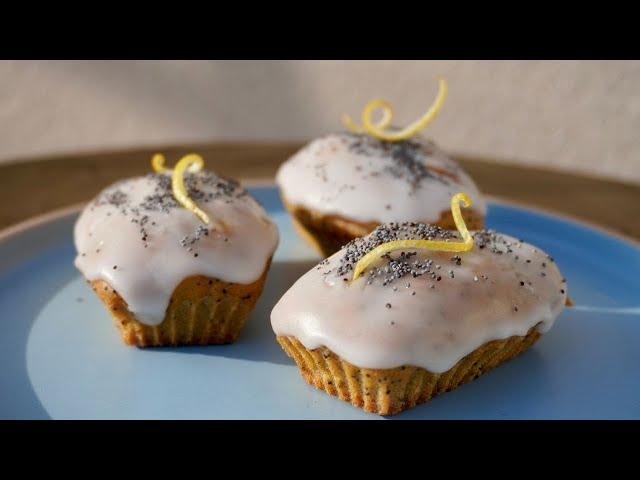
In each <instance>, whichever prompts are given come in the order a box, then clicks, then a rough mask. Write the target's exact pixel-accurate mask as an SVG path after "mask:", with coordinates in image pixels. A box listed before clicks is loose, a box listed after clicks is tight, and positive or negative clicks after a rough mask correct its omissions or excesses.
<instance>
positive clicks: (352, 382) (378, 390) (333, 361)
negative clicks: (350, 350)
mask: <svg viewBox="0 0 640 480" xmlns="http://www.w3.org/2000/svg"><path fill="white" fill-rule="evenodd" d="M540 336H541V334H540V333H539V332H538V330H537V329H536V327H533V328H531V329H530V330H529V332H528V333H527V334H526V335H525V336H513V337H509V338H507V339H504V340H494V341H491V342H487V343H485V344H484V345H482V346H480V347H479V348H477V349H476V350H474V351H473V352H471V353H470V354H469V355H467V356H466V357H464V358H463V359H462V360H460V361H459V362H458V363H456V364H455V365H454V366H453V367H452V368H451V369H449V370H447V371H446V372H444V373H432V372H429V371H428V370H425V369H424V368H420V367H412V366H402V367H397V368H391V369H371V368H360V367H356V366H355V365H352V364H351V363H349V362H347V361H345V360H343V359H342V358H340V357H339V356H338V355H336V354H335V353H333V352H332V351H331V350H329V349H328V348H326V347H320V348H316V349H314V350H309V349H307V348H306V347H305V346H304V345H302V343H300V342H299V341H298V340H297V339H295V338H293V337H286V336H278V337H277V339H278V343H280V345H281V346H282V348H283V349H284V351H285V352H286V353H287V355H288V356H289V357H291V358H293V360H294V361H295V362H296V365H297V366H298V368H299V369H300V373H301V374H302V377H303V378H304V379H305V380H306V382H307V383H308V384H310V385H313V386H315V387H316V388H318V389H320V390H324V391H325V392H327V393H329V394H331V395H333V396H336V397H338V398H340V399H341V400H344V401H346V402H349V403H351V404H352V405H353V406H354V407H358V408H362V409H363V410H365V411H367V412H371V413H377V414H378V415H394V414H396V413H400V412H402V411H403V410H406V409H408V408H411V407H413V406H415V405H418V404H420V403H424V402H426V401H428V400H430V399H431V398H433V397H435V396H436V395H438V394H440V393H444V392H449V391H451V390H453V389H455V388H457V387H459V386H460V385H462V384H464V383H467V382H469V381H471V380H474V379H476V378H478V377H479V376H480V375H482V374H483V373H485V372H487V371H489V370H491V369H492V368H494V367H496V366H498V365H500V364H501V363H503V362H506V361H507V360H509V359H511V358H513V357H515V356H516V355H518V354H520V353H522V352H523V351H525V350H526V349H527V348H529V347H530V346H531V345H533V344H534V343H535V342H536V341H537V340H538V339H539V338H540Z"/></svg>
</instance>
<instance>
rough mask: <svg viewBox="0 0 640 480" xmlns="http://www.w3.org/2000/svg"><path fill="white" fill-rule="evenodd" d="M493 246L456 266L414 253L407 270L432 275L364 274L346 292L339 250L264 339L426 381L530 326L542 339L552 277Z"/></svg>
mask: <svg viewBox="0 0 640 480" xmlns="http://www.w3.org/2000/svg"><path fill="white" fill-rule="evenodd" d="M374 233H375V232H374ZM498 239H499V241H498V242H496V243H495V244H494V245H486V246H485V247H484V248H479V247H478V244H477V243H476V246H475V247H474V249H473V250H472V251H471V252H466V253H461V254H459V255H460V265H457V264H456V262H455V261H454V260H452V255H454V254H451V253H445V252H433V251H420V250H418V251H417V252H418V254H417V255H416V256H413V257H411V259H410V262H413V261H415V260H418V261H423V260H424V259H431V260H433V263H432V265H431V267H430V269H431V271H432V272H433V273H432V274H423V275H419V276H417V277H413V276H412V275H411V274H409V275H405V276H403V277H401V278H398V279H396V280H394V281H392V282H391V283H388V284H387V285H383V283H384V278H385V274H384V273H383V274H382V275H381V276H380V275H379V276H375V277H370V276H369V272H370V270H368V271H367V272H365V274H363V276H361V277H359V278H358V279H357V280H355V281H354V282H353V283H352V284H350V283H349V282H348V281H345V279H347V280H350V279H351V273H352V272H351V271H349V272H348V273H346V274H345V275H339V274H338V272H336V269H337V268H339V267H340V265H341V261H340V260H341V259H343V258H344V256H345V253H346V250H345V249H343V250H341V251H339V252H337V253H336V254H334V255H333V256H331V257H329V258H328V259H327V260H325V261H324V262H323V263H321V264H320V265H318V266H317V267H314V268H313V269H312V270H310V271H309V272H307V273H306V274H305V275H304V276H302V277H301V278H300V279H299V280H298V281H297V282H296V283H295V284H294V285H293V286H292V287H291V288H290V289H289V290H288V291H287V292H286V293H285V294H284V296H283V297H282V298H281V299H280V301H279V302H278V303H277V304H276V306H275V307H274V308H273V311H272V313H271V324H272V327H273V330H274V331H275V333H276V334H277V335H279V336H292V337H295V338H297V339H298V340H299V341H300V342H301V343H302V344H303V345H304V346H305V347H306V348H309V349H314V348H318V347H320V346H325V347H327V348H329V349H330V350H332V351H333V352H335V353H336V354H338V355H339V356H340V357H342V358H343V359H345V360H347V361H348V362H350V363H352V364H354V365H356V366H358V367H363V368H385V369H386V368H395V367H399V366H402V365H412V366H418V367H422V368H425V369H427V370H429V371H431V372H434V373H442V372H444V371H446V370H449V369H450V368H451V367H453V366H454V365H455V364H456V363H457V362H458V361H459V360H460V359H462V358H463V357H464V356H466V355H467V354H469V353H470V352H472V351H473V350H475V349H477V348H478V347H480V346H481V345H483V344H484V343H486V342H488V341H491V340H498V339H505V338H508V337H510V336H513V335H525V334H526V333H527V332H528V331H529V329H530V328H532V327H534V326H536V325H538V324H539V325H538V327H537V328H538V329H539V330H540V331H541V332H546V331H547V330H548V329H549V328H551V326H552V324H553V322H554V320H555V318H556V317H557V316H558V315H559V313H560V312H561V310H562V309H563V307H564V302H565V299H566V293H565V288H566V284H565V283H564V282H563V279H562V276H561V274H560V272H559V270H558V268H557V267H556V265H555V263H554V262H553V260H552V259H550V258H548V256H547V255H546V254H545V253H544V252H542V251H540V250H538V249H536V248H535V247H533V246H531V245H529V244H526V243H521V242H519V241H517V240H515V239H513V238H511V237H508V236H498ZM505 242H506V243H505ZM406 251H411V250H406ZM414 251H416V250H414ZM496 251H502V252H503V253H495V252H496ZM399 254H400V252H394V253H393V254H392V255H391V256H392V258H398V255H399ZM527 260H528V261H529V262H527ZM347 263H349V262H347ZM381 265H382V266H384V265H387V264H386V260H381V263H379V264H378V266H381ZM437 265H440V267H439V268H438V267H437ZM374 268H375V267H374ZM326 272H329V273H326ZM451 272H452V273H453V278H452V276H451ZM438 277H440V280H437V278H438ZM368 282H370V283H368ZM521 282H522V283H521ZM432 286H433V287H432ZM414 292H415V293H414Z"/></svg>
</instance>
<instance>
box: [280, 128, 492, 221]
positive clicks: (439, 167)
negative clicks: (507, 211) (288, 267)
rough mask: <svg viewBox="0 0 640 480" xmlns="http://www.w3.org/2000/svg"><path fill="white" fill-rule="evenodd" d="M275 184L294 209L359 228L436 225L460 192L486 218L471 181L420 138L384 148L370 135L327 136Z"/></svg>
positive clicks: (291, 162)
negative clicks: (387, 224) (358, 224)
mask: <svg viewBox="0 0 640 480" xmlns="http://www.w3.org/2000/svg"><path fill="white" fill-rule="evenodd" d="M424 167H427V168H426V169H425V168H424ZM425 174H426V175H425ZM276 181H277V183H278V185H279V187H280V189H281V192H282V194H283V196H284V198H285V199H286V200H287V201H288V202H289V203H292V204H294V205H300V206H303V207H306V208H310V209H313V210H315V211H318V212H322V213H325V214H336V215H341V216H343V217H347V218H350V219H353V220H356V221H360V222H376V223H384V222H400V221H421V222H427V223H435V222H436V221H437V220H438V219H439V218H440V215H441V214H442V213H443V212H448V211H449V204H450V201H451V197H452V196H453V195H454V194H456V193H458V192H465V193H466V194H467V195H469V197H470V198H471V200H472V201H473V208H474V209H475V210H476V211H477V212H479V213H480V214H481V215H484V214H485V212H486V207H485V203H484V201H483V199H482V196H481V195H480V193H479V192H478V189H477V187H476V185H475V184H474V183H473V181H472V180H471V178H470V177H469V175H467V173H466V172H464V170H462V168H461V167H460V166H459V165H458V163H457V162H455V161H454V160H453V159H451V158H450V157H449V156H447V155H446V154H445V153H444V152H443V151H442V150H440V149H439V148H438V147H437V146H436V145H435V144H434V143H433V142H430V141H427V140H423V139H421V138H420V137H414V138H413V139H411V140H408V141H404V142H398V143H383V142H380V141H379V140H376V139H375V138H372V137H369V136H366V135H354V134H347V133H341V134H332V135H327V136H325V137H322V138H319V139H317V140H314V141H312V142H311V143H309V144H308V145H307V146H306V147H304V148H303V149H302V150H300V151H299V152H298V153H296V154H295V155H294V156H293V157H291V158H290V159H289V160H287V161H286V162H285V163H284V164H283V165H282V166H281V167H280V169H279V170H278V173H277V176H276Z"/></svg>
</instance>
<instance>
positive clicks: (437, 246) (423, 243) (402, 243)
mask: <svg viewBox="0 0 640 480" xmlns="http://www.w3.org/2000/svg"><path fill="white" fill-rule="evenodd" d="M461 204H462V205H463V206H464V207H465V208H468V207H470V206H471V205H472V202H471V199H470V198H469V197H468V196H467V195H466V194H464V193H456V194H455V195H454V196H453V197H451V213H452V215H453V221H454V222H455V224H456V228H457V229H458V232H459V233H460V236H461V237H462V241H458V242H445V241H437V240H392V241H390V242H387V243H383V244H382V245H378V246H377V247H376V248H374V249H373V250H371V251H370V252H369V253H367V254H366V255H365V256H364V257H362V258H361V259H360V260H358V263H356V266H355V268H354V269H353V277H352V278H351V281H352V282H353V281H354V280H355V279H357V278H358V277H359V276H360V275H361V274H362V272H364V270H365V269H366V268H367V267H368V266H369V265H371V264H372V263H373V262H375V261H376V260H378V259H379V258H380V257H382V256H383V255H385V254H386V253H389V252H392V251H394V250H399V249H402V248H418V249H428V250H437V251H441V252H468V251H470V250H471V249H472V248H473V237H472V236H471V234H470V233H469V230H467V225H466V224H465V223H464V219H463V218H462V213H461V212H460V205H461Z"/></svg>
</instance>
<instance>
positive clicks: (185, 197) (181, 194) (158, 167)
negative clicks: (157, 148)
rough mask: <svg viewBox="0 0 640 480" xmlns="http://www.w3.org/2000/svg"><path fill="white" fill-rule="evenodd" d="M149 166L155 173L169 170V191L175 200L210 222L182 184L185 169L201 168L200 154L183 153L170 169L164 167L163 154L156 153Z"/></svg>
mask: <svg viewBox="0 0 640 480" xmlns="http://www.w3.org/2000/svg"><path fill="white" fill-rule="evenodd" d="M151 166H152V167H153V170H154V171H155V172H157V173H168V172H171V191H172V193H173V196H174V198H175V199H176V201H178V203H180V204H181V205H182V206H183V207H184V208H186V209H187V210H189V211H191V212H193V213H194V214H195V215H196V216H197V217H198V218H199V219H200V220H201V221H202V222H203V223H204V224H206V225H209V224H211V219H210V218H209V215H207V214H206V213H205V212H204V211H203V210H201V209H200V208H199V207H198V205H196V203H195V202H194V201H193V200H192V199H191V198H190V197H189V194H188V192H187V188H186V186H185V184H184V173H185V171H189V172H190V173H197V172H199V171H201V170H202V169H203V167H204V160H203V159H202V157H201V156H200V155H197V154H195V153H190V154H188V155H185V156H184V157H182V158H181V159H180V160H178V163H176V166H175V167H174V168H173V171H172V170H170V169H168V168H166V167H165V158H164V155H162V154H160V153H156V154H155V155H154V156H153V157H152V158H151Z"/></svg>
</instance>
